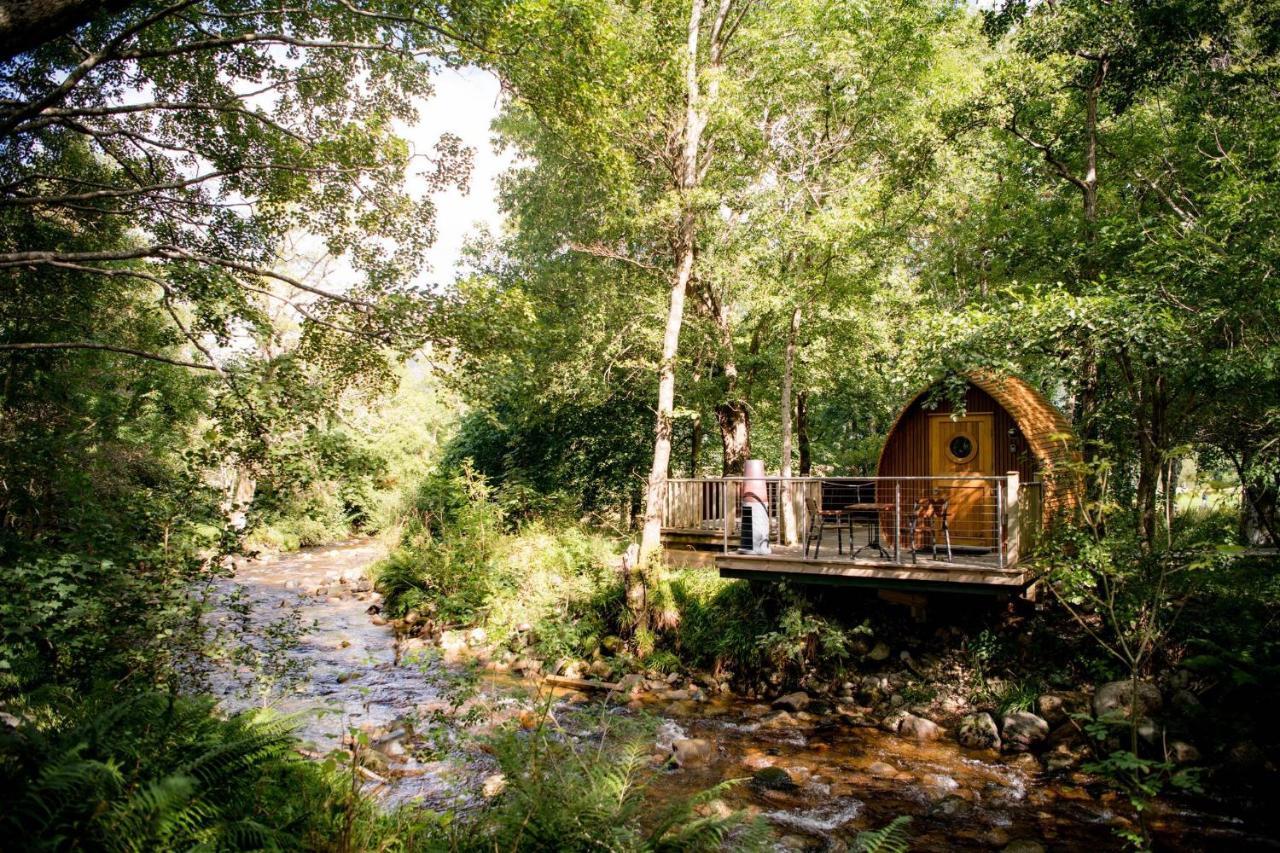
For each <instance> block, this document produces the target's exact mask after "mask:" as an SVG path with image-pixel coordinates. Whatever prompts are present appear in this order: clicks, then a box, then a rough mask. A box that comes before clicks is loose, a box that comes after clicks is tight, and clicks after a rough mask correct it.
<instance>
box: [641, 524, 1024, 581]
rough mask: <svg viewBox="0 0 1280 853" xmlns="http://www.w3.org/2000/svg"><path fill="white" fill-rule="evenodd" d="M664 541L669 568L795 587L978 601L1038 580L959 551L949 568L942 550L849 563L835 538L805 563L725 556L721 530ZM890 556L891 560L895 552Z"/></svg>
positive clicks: (863, 557)
mask: <svg viewBox="0 0 1280 853" xmlns="http://www.w3.org/2000/svg"><path fill="white" fill-rule="evenodd" d="M669 533H670V534H671V535H668V534H669ZM663 539H664V542H665V544H666V546H667V550H666V555H667V559H668V561H669V562H670V563H672V564H674V565H679V566H685V567H689V568H693V567H699V568H702V567H705V568H711V567H715V568H716V569H718V570H719V572H720V576H721V577H726V578H748V579H756V580H778V579H783V578H785V579H788V580H791V581H794V582H797V583H811V584H826V585H833V586H853V587H865V588H871V589H881V590H902V591H904V592H947V593H965V594H979V595H1009V594H1011V595H1017V594H1019V593H1021V592H1022V591H1023V590H1024V589H1026V587H1027V586H1028V585H1029V584H1030V583H1031V582H1032V581H1034V580H1035V577H1034V575H1033V573H1032V572H1030V571H1029V570H1027V569H1026V568H1025V567H1023V566H1012V567H1007V568H1003V569H1002V568H1000V565H999V559H998V557H997V555H996V554H995V553H994V552H990V553H982V552H972V551H963V550H957V551H956V552H955V553H953V557H952V560H951V562H948V561H947V560H946V559H945V556H944V555H943V552H942V551H941V550H940V551H939V559H937V560H934V559H932V554H931V552H930V551H928V550H927V549H926V550H925V551H922V552H919V553H917V554H916V562H915V563H914V564H913V563H912V562H911V555H910V553H903V554H902V555H901V562H895V561H894V560H893V557H892V556H890V557H888V558H885V557H883V556H881V555H880V553H879V552H878V551H876V550H875V548H874V547H872V548H864V549H863V550H862V551H861V552H860V553H859V554H858V556H856V557H851V556H850V549H849V546H848V542H846V543H845V548H844V553H843V554H840V553H838V551H837V543H836V537H835V535H834V534H828V536H827V537H825V538H824V540H823V543H822V548H821V549H820V550H819V551H818V555H819V556H818V557H817V558H814V557H813V556H812V553H811V554H810V557H808V558H806V557H805V556H804V548H803V547H801V546H786V545H777V544H775V545H773V546H772V549H773V553H772V554H769V555H758V554H740V553H737V552H736V551H734V550H730V551H729V552H728V553H725V552H724V551H723V542H724V534H723V531H719V530H717V531H708V530H673V531H663ZM730 544H731V545H733V544H735V543H733V542H730ZM863 544H864V540H863V539H862V538H861V537H859V538H858V540H857V542H856V543H855V546H854V550H857V548H859V547H861V546H862V545H863ZM889 553H890V555H892V553H893V551H892V549H889Z"/></svg>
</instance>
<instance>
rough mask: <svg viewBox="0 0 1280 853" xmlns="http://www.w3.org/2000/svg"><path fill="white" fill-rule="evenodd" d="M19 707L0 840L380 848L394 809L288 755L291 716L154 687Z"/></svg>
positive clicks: (11, 734) (153, 846)
mask: <svg viewBox="0 0 1280 853" xmlns="http://www.w3.org/2000/svg"><path fill="white" fill-rule="evenodd" d="M24 717H25V719H26V720H28V722H26V723H24V724H23V725H21V726H19V727H18V728H17V729H15V730H12V731H7V730H5V731H0V802H4V803H5V808H4V809H3V811H2V813H0V838H22V839H24V840H26V843H27V847H28V849H36V850H41V849H64V848H67V847H77V846H78V847H87V848H94V849H108V850H121V851H135V850H137V851H143V850H171V849H211V850H212V849H262V848H269V849H298V848H315V847H321V848H328V847H333V846H337V845H335V843H334V842H335V839H337V838H338V837H339V836H340V835H341V834H342V833H355V834H357V835H361V836H368V839H369V846H374V847H377V846H380V842H378V841H377V840H376V838H375V836H377V835H378V834H379V833H380V832H381V831H382V829H381V827H383V826H388V827H389V826H391V825H392V824H393V823H394V822H396V821H400V820H402V817H401V816H400V815H390V816H387V817H386V818H385V820H384V816H383V815H382V814H381V813H379V812H378V811H377V810H376V809H374V808H372V807H371V806H370V805H369V804H368V802H367V801H366V800H364V799H363V798H361V797H359V796H357V795H354V794H353V793H352V792H351V790H350V783H349V779H347V778H344V777H342V775H341V774H340V773H339V772H338V771H337V770H336V769H334V768H332V767H325V766H322V765H318V764H314V763H311V762H307V761H304V760H303V759H301V758H300V757H299V756H297V755H296V754H295V753H294V751H293V746H294V741H293V737H292V734H291V728H290V726H291V723H290V721H289V720H271V721H262V720H259V719H255V718H253V717H250V716H234V717H231V718H230V719H222V718H220V717H218V716H217V714H216V713H214V711H213V706H212V703H211V702H209V701H206V700H201V699H193V698H181V697H173V696H168V695H163V694H156V693H143V694H140V695H137V696H132V697H128V698H125V699H124V700H119V699H117V698H114V697H113V698H112V699H107V700H103V699H101V698H89V699H81V700H75V699H71V698H68V697H60V701H58V702H57V703H56V704H48V705H44V706H40V707H38V708H36V707H31V708H28V709H26V711H25V712H24ZM348 816H351V817H352V820H350V821H348V820H347V817H348ZM410 831H415V830H414V828H413V827H412V825H411V826H410Z"/></svg>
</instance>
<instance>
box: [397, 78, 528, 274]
mask: <svg viewBox="0 0 1280 853" xmlns="http://www.w3.org/2000/svg"><path fill="white" fill-rule="evenodd" d="M435 87H436V91H435V95H434V96H433V97H432V98H431V99H430V100H428V101H427V102H426V103H425V104H423V105H422V106H421V107H420V109H419V121H418V123H417V125H415V126H413V127H410V128H406V129H405V131H404V136H405V138H406V139H408V140H409V142H410V144H411V145H412V146H413V149H414V150H415V151H417V152H425V153H430V152H431V151H432V148H433V147H434V145H435V143H436V140H437V139H438V138H439V137H440V134H442V133H446V132H447V133H453V134H456V135H457V136H460V137H461V138H462V141H463V142H464V143H466V144H467V145H469V146H471V147H472V148H473V149H475V168H474V169H473V171H472V173H471V187H470V191H469V192H467V193H465V194H463V193H461V192H458V191H457V190H451V191H449V192H444V193H437V194H436V195H435V196H434V198H435V201H436V230H437V237H436V242H435V245H433V246H432V247H431V249H430V250H428V252H427V263H428V264H429V266H430V270H429V271H427V272H426V273H425V274H424V276H423V278H424V279H425V280H426V281H427V282H431V283H434V284H437V285H440V284H447V283H449V282H452V281H453V278H454V273H455V272H456V270H457V266H458V258H459V254H460V252H461V250H462V244H463V242H464V241H465V240H466V238H467V236H468V235H470V234H472V233H474V231H475V230H476V227H477V226H478V225H484V226H488V228H489V229H490V230H491V231H493V232H494V233H495V234H496V233H501V228H502V217H501V216H500V215H499V213H498V206H497V204H496V201H495V193H496V180H497V177H498V175H499V174H501V173H502V171H503V170H505V169H506V168H507V167H508V166H509V165H510V164H511V162H512V155H511V154H510V152H505V153H502V154H499V153H498V152H497V151H495V150H494V148H493V144H492V140H491V134H490V130H489V125H490V123H491V122H492V121H493V119H494V117H495V116H496V115H497V113H498V79H497V78H496V77H494V76H493V75H492V74H490V73H489V72H487V71H482V70H480V69H478V68H462V69H451V68H446V69H442V70H441V71H439V72H438V73H437V74H436V77H435ZM413 185H414V182H413V181H412V180H411V182H410V187H411V188H412V187H413ZM418 185H419V187H420V186H421V182H420V181H419V182H418Z"/></svg>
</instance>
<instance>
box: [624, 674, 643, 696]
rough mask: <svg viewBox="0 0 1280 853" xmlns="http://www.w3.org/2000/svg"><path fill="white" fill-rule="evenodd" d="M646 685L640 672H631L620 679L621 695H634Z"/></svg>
mask: <svg viewBox="0 0 1280 853" xmlns="http://www.w3.org/2000/svg"><path fill="white" fill-rule="evenodd" d="M643 683H644V676H642V675H641V674H640V673H638V672H629V673H627V674H626V675H624V676H622V678H619V679H618V692H619V693H627V694H630V693H634V692H636V690H637V689H639V687H640V686H641V685H642V684H643Z"/></svg>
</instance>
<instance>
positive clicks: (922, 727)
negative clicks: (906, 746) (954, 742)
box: [898, 714, 942, 740]
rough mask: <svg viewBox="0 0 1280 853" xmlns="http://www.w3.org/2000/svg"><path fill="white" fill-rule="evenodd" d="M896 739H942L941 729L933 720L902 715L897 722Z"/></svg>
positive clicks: (913, 715)
mask: <svg viewBox="0 0 1280 853" xmlns="http://www.w3.org/2000/svg"><path fill="white" fill-rule="evenodd" d="M898 737H905V738H913V739H915V740H937V739H938V738H940V737H942V727H941V726H939V725H938V724H937V723H935V722H934V721H933V720H926V719H925V718H924V717H917V716H916V715H915V714H904V715H903V716H902V719H901V720H900V721H899V722H898Z"/></svg>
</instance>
